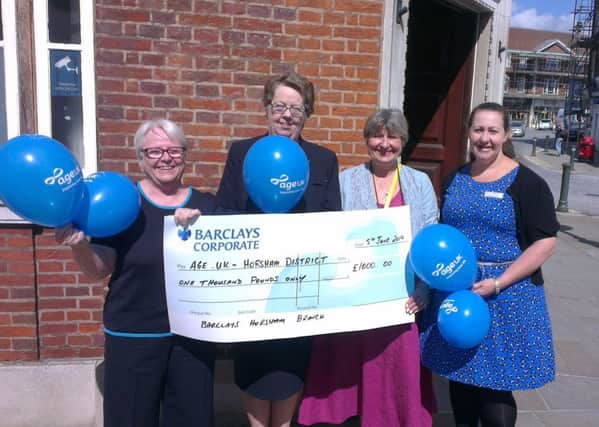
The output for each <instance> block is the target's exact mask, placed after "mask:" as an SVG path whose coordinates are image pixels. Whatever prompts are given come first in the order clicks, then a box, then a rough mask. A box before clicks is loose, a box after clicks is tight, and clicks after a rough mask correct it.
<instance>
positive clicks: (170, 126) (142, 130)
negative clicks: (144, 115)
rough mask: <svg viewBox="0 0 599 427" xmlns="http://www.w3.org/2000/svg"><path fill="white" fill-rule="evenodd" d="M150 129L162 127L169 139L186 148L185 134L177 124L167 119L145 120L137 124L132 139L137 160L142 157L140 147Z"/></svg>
mask: <svg viewBox="0 0 599 427" xmlns="http://www.w3.org/2000/svg"><path fill="white" fill-rule="evenodd" d="M152 129H162V130H163V131H164V133H166V135H167V136H168V137H169V139H170V140H171V141H173V142H175V143H179V144H181V146H182V147H185V148H187V141H186V140H185V135H183V130H182V129H181V128H180V127H179V126H178V125H177V124H175V123H174V122H172V121H170V120H168V119H154V120H146V121H145V122H143V123H142V124H141V125H140V126H139V128H138V129H137V132H135V138H134V139H133V142H134V144H135V153H136V155H137V159H138V160H141V159H142V155H141V147H142V145H143V143H144V141H145V139H146V135H147V133H148V132H150V131H151V130H152Z"/></svg>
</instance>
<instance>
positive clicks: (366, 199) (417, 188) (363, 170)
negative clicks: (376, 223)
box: [339, 162, 439, 238]
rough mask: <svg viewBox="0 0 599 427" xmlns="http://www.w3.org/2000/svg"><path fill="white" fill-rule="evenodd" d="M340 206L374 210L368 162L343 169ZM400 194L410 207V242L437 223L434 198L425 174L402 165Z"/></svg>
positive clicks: (431, 186)
mask: <svg viewBox="0 0 599 427" xmlns="http://www.w3.org/2000/svg"><path fill="white" fill-rule="evenodd" d="M339 182H340V184H341V204H342V206H343V210H344V211H354V210H364V209H376V207H377V206H376V195H375V194H374V185H373V182H372V174H371V173H370V162H367V163H363V164H361V165H358V166H354V167H352V168H349V169H346V170H344V171H343V172H341V174H340V175H339ZM399 182H400V184H401V191H402V194H403V198H404V200H405V202H406V204H407V205H408V206H409V207H410V219H411V223H412V224H411V225H412V238H414V236H415V235H416V233H418V231H420V230H421V229H422V228H424V227H425V226H427V225H429V224H435V223H437V221H438V217H439V209H438V207H437V197H436V196H435V190H434V189H433V185H432V184H431V180H430V178H429V177H428V175H427V174H425V173H424V172H420V171H418V170H416V169H413V168H411V167H409V166H406V165H402V166H401V171H400V173H399Z"/></svg>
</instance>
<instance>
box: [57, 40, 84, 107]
mask: <svg viewBox="0 0 599 427" xmlns="http://www.w3.org/2000/svg"><path fill="white" fill-rule="evenodd" d="M50 83H51V86H52V96H81V52H77V51H73V50H51V51H50Z"/></svg>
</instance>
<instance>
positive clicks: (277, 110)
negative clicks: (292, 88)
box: [270, 102, 306, 118]
mask: <svg viewBox="0 0 599 427" xmlns="http://www.w3.org/2000/svg"><path fill="white" fill-rule="evenodd" d="M270 110H271V111H272V112H273V114H279V115H280V114H285V111H287V110H289V114H291V116H292V117H295V118H300V117H304V114H305V113H306V109H305V108H304V106H303V105H287V104H284V103H282V102H276V103H274V104H270Z"/></svg>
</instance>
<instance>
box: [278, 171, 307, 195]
mask: <svg viewBox="0 0 599 427" xmlns="http://www.w3.org/2000/svg"><path fill="white" fill-rule="evenodd" d="M270 183H271V184H272V185H274V186H277V187H279V188H280V189H281V190H284V191H285V192H289V193H295V192H297V191H302V190H303V188H304V186H305V184H306V181H305V180H304V179H300V180H296V181H290V180H289V176H288V175H286V174H281V176H280V177H278V178H271V179H270Z"/></svg>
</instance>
